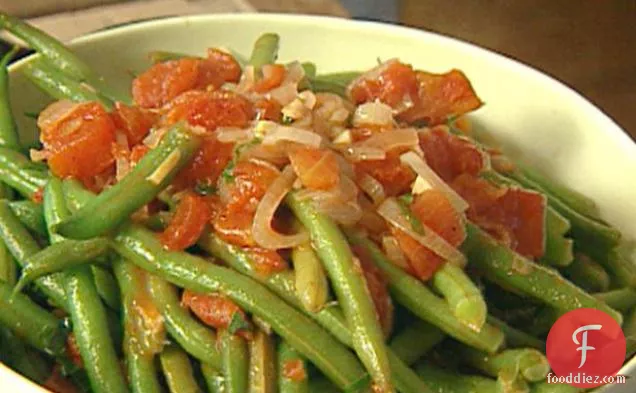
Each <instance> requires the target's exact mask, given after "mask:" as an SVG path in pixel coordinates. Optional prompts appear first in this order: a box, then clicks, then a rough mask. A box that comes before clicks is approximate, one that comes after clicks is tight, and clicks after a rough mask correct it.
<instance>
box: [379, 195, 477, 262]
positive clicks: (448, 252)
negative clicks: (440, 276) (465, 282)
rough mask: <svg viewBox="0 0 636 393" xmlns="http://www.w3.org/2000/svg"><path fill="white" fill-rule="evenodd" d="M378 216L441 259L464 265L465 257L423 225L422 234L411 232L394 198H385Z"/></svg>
mask: <svg viewBox="0 0 636 393" xmlns="http://www.w3.org/2000/svg"><path fill="white" fill-rule="evenodd" d="M377 211H378V214H379V215H381V216H382V217H383V218H384V219H385V220H387V221H388V222H389V223H390V224H392V225H394V226H395V227H396V228H398V229H399V230H401V231H403V232H404V233H406V234H407V235H409V236H411V237H412V238H413V239H414V240H415V241H417V242H418V243H420V244H421V245H422V246H424V247H426V248H428V249H429V250H431V251H433V252H434V253H435V254H437V255H439V256H440V257H442V258H443V259H444V260H446V261H448V262H451V263H453V264H456V265H460V266H464V265H465V264H466V257H464V254H462V253H461V252H459V251H458V250H457V249H456V248H455V247H453V246H452V245H450V244H449V243H448V242H447V241H446V240H444V238H442V237H441V236H439V235H438V234H437V233H435V231H433V230H432V229H430V228H429V227H427V226H426V225H424V224H423V223H422V224H421V225H422V228H423V229H424V233H423V234H419V233H417V232H415V231H414V230H413V228H412V227H411V224H410V223H409V222H408V220H407V219H406V217H405V216H404V214H403V213H402V208H401V207H400V205H399V203H398V202H397V201H396V200H395V198H387V199H385V200H384V202H382V204H381V205H380V207H378V210H377Z"/></svg>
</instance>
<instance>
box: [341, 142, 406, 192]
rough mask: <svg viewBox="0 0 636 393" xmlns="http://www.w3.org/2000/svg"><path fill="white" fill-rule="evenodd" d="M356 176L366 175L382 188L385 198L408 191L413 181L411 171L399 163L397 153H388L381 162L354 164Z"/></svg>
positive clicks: (369, 161)
mask: <svg viewBox="0 0 636 393" xmlns="http://www.w3.org/2000/svg"><path fill="white" fill-rule="evenodd" d="M354 168H355V171H356V174H357V175H358V176H360V175H361V174H363V173H367V174H369V175H370V176H372V177H373V178H375V179H376V180H377V181H379V182H380V183H381V184H382V186H384V193H385V194H386V195H387V196H395V195H400V194H403V193H404V192H406V191H408V189H409V187H410V185H411V183H412V182H413V180H415V174H414V173H413V171H412V170H411V169H410V168H409V167H407V166H405V165H403V164H402V163H401V162H400V157H399V156H398V154H397V153H393V152H389V153H387V155H386V158H385V159H383V160H366V161H359V162H356V163H355V164H354Z"/></svg>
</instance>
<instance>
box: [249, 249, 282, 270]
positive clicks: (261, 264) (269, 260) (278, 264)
mask: <svg viewBox="0 0 636 393" xmlns="http://www.w3.org/2000/svg"><path fill="white" fill-rule="evenodd" d="M244 250H245V251H246V252H247V253H248V254H249V256H250V260H251V261H252V263H253V264H254V267H255V269H256V271H258V273H259V274H262V275H264V276H269V275H270V274H273V273H277V272H282V271H283V270H286V269H287V268H288V267H289V266H288V265H287V262H286V261H285V260H284V259H283V257H281V256H280V254H279V253H278V251H276V250H268V249H266V248H260V247H250V248H246V249H244Z"/></svg>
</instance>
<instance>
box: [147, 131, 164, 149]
mask: <svg viewBox="0 0 636 393" xmlns="http://www.w3.org/2000/svg"><path fill="white" fill-rule="evenodd" d="M167 132H168V127H162V128H153V129H151V130H150V132H149V133H148V135H147V136H146V137H145V138H144V140H143V141H142V143H143V144H144V145H146V146H148V147H149V148H151V149H154V148H155V147H157V145H158V144H159V142H160V141H161V138H163V136H164V135H165V134H166V133H167Z"/></svg>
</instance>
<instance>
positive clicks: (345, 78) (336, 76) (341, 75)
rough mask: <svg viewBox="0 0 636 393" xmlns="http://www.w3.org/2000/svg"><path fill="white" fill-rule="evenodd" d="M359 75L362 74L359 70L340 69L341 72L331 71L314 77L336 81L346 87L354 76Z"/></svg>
mask: <svg viewBox="0 0 636 393" xmlns="http://www.w3.org/2000/svg"><path fill="white" fill-rule="evenodd" d="M360 75H362V72H359V71H342V72H332V73H329V74H320V75H316V77H315V78H314V79H319V80H322V81H328V82H333V83H338V84H340V85H344V86H345V87H346V86H348V85H349V84H350V83H351V82H353V81H354V80H355V79H356V78H358V77H359V76H360Z"/></svg>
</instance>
